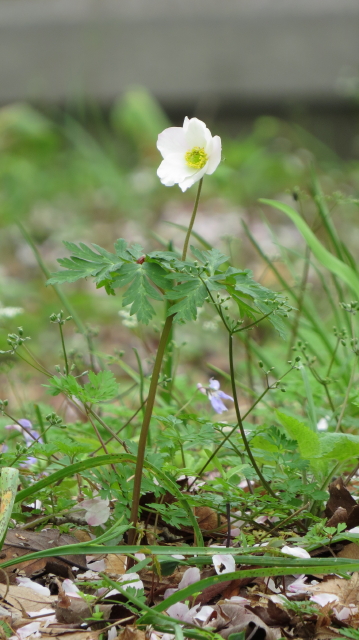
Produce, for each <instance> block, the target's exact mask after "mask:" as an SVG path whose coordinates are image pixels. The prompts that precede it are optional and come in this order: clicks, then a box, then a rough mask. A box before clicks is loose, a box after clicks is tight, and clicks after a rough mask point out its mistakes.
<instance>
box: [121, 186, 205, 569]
mask: <svg viewBox="0 0 359 640" xmlns="http://www.w3.org/2000/svg"><path fill="white" fill-rule="evenodd" d="M202 182H203V178H202V179H201V180H200V181H199V184H198V190H197V195H196V200H195V203H194V207H193V213H192V217H191V220H190V223H189V227H188V231H187V234H186V239H185V242H184V246H183V251H182V260H183V261H184V260H185V259H186V255H187V249H188V243H189V239H190V236H191V231H192V228H193V225H194V221H195V217H196V213H197V209H198V203H199V198H200V195H201V189H202ZM173 318H174V316H173V315H171V316H168V317H167V318H166V321H165V324H164V327H163V331H162V335H161V338H160V343H159V345H158V349H157V354H156V359H155V364H154V366H153V371H152V376H151V384H150V388H149V391H148V397H147V402H146V409H145V413H144V416H143V422H142V428H141V433H140V439H139V442H138V451H137V460H136V469H135V478H134V483H133V496H132V507H131V517H130V521H131V523H132V526H133V528H132V529H130V531H129V534H128V543H129V544H134V540H135V538H136V525H137V522H138V509H139V503H140V497H141V481H142V472H143V463H144V459H145V452H146V443H147V436H148V431H149V428H150V422H151V418H152V411H153V406H154V403H155V399H156V391H157V386H158V379H159V376H160V373H161V366H162V360H163V356H164V354H165V351H166V345H167V342H168V338H169V336H170V334H171V329H172V323H173ZM129 563H131V559H130V558H129Z"/></svg>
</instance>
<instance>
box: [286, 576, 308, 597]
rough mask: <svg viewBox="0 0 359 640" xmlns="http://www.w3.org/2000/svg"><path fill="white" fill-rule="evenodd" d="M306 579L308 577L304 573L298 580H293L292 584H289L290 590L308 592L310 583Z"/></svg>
mask: <svg viewBox="0 0 359 640" xmlns="http://www.w3.org/2000/svg"><path fill="white" fill-rule="evenodd" d="M306 580H307V578H306V576H305V575H304V574H303V575H301V576H299V578H297V580H294V582H292V584H290V585H289V587H288V591H291V592H292V593H307V592H308V584H307V582H306Z"/></svg>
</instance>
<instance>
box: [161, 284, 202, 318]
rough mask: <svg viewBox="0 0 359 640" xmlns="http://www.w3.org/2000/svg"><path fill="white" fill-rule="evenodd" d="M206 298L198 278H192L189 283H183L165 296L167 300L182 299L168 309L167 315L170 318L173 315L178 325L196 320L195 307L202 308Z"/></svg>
mask: <svg viewBox="0 0 359 640" xmlns="http://www.w3.org/2000/svg"><path fill="white" fill-rule="evenodd" d="M207 296H208V291H207V289H206V287H205V285H204V284H203V282H202V280H200V278H192V279H191V280H190V281H189V282H183V283H182V284H179V285H177V287H175V288H174V289H172V291H170V292H168V293H167V295H166V298H168V299H169V300H178V299H179V298H182V300H180V301H179V302H177V303H176V304H174V305H172V306H171V307H170V308H169V309H168V312H167V315H168V316H172V315H173V314H174V313H175V314H176V316H175V322H179V323H184V322H187V321H189V320H196V319H197V307H202V306H203V304H204V301H205V299H206V298H207Z"/></svg>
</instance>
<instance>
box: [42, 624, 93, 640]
mask: <svg viewBox="0 0 359 640" xmlns="http://www.w3.org/2000/svg"><path fill="white" fill-rule="evenodd" d="M100 633H103V631H101V630H98V631H88V630H87V629H86V630H83V631H82V630H80V629H79V630H76V631H73V630H72V629H67V628H64V629H62V628H61V627H60V626H56V627H54V628H50V627H47V629H46V633H44V632H43V631H41V640H49V639H50V638H51V640H52V639H53V638H54V637H56V638H57V637H58V636H64V640H97V638H98V637H99V635H100Z"/></svg>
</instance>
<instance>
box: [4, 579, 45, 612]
mask: <svg viewBox="0 0 359 640" xmlns="http://www.w3.org/2000/svg"><path fill="white" fill-rule="evenodd" d="M6 589H7V587H6V585H4V584H0V596H1V598H4V597H5V594H6ZM56 600H57V596H43V595H40V594H39V593H36V592H35V591H33V589H28V588H27V587H20V586H15V585H10V586H9V590H8V592H7V595H6V598H5V601H6V602H7V603H8V604H10V605H11V606H12V607H14V609H16V610H17V611H20V612H22V611H23V610H25V611H26V612H27V611H40V609H45V608H47V609H51V608H52V609H53V608H54V604H55V602H56Z"/></svg>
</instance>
